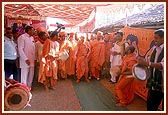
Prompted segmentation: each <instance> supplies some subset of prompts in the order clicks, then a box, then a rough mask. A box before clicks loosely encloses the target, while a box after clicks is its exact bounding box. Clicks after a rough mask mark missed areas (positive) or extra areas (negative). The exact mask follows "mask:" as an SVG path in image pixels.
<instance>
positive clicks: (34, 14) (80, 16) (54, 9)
mask: <svg viewBox="0 0 168 115" xmlns="http://www.w3.org/2000/svg"><path fill="white" fill-rule="evenodd" d="M106 5H108V4H60V3H59V4H58V3H57V4H5V5H4V14H5V15H6V16H8V17H9V16H10V17H14V16H15V18H16V17H19V16H20V17H24V18H25V17H26V18H31V19H32V18H35V19H41V20H42V18H45V17H54V18H59V19H62V20H64V21H66V22H67V23H69V24H70V25H71V26H75V25H77V24H80V23H81V22H83V21H84V20H86V19H88V17H89V16H90V13H91V12H92V11H93V10H94V9H95V8H96V6H106Z"/></svg>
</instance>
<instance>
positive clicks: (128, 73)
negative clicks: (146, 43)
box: [114, 45, 137, 106]
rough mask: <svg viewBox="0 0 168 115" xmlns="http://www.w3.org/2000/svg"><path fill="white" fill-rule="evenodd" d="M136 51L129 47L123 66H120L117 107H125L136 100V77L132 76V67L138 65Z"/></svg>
mask: <svg viewBox="0 0 168 115" xmlns="http://www.w3.org/2000/svg"><path fill="white" fill-rule="evenodd" d="M134 51H135V47H134V46H132V45H129V46H127V47H126V49H125V56H124V57H123V60H122V64H121V66H119V71H118V73H117V74H118V75H119V80H118V82H117V84H116V86H115V87H114V90H115V93H116V97H117V98H118V101H119V102H118V103H117V104H116V106H125V105H127V104H129V103H131V102H132V100H133V99H134V77H133V76H132V67H133V65H134V64H135V63H137V61H136V55H135V53H134Z"/></svg>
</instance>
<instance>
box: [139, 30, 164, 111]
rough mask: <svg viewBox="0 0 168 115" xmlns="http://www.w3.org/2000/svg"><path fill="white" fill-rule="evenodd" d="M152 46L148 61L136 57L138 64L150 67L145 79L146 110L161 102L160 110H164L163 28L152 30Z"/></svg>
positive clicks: (155, 107) (150, 109) (154, 109)
mask: <svg viewBox="0 0 168 115" xmlns="http://www.w3.org/2000/svg"><path fill="white" fill-rule="evenodd" d="M154 41H155V44H156V47H155V48H154V50H153V52H152V54H151V56H150V60H149V61H145V60H144V59H142V58H140V57H139V58H138V60H137V61H138V64H141V65H143V66H148V67H149V68H150V73H151V74H150V77H149V78H148V80H147V85H146V86H147V88H148V89H149V90H148V96H147V110H148V111H157V110H158V107H159V105H160V103H161V102H162V110H164V103H163V102H164V101H163V99H164V30H161V29H159V30H157V31H155V32H154Z"/></svg>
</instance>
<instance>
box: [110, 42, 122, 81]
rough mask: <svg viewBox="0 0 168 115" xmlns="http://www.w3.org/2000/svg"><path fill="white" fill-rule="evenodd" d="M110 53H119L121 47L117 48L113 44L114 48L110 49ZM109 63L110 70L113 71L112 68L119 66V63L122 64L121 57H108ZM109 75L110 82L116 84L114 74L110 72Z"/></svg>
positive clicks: (117, 46)
mask: <svg viewBox="0 0 168 115" xmlns="http://www.w3.org/2000/svg"><path fill="white" fill-rule="evenodd" d="M111 51H116V52H117V53H119V52H121V46H119V45H118V44H117V43H115V44H114V47H112V48H111ZM110 62H111V69H114V68H113V67H114V66H116V65H121V63H122V57H121V55H115V56H113V55H110ZM115 68H116V67H115ZM111 69H110V70H111ZM115 71H116V70H115ZM117 71H118V70H117ZM110 74H111V81H112V82H116V77H117V76H116V73H113V72H112V71H110Z"/></svg>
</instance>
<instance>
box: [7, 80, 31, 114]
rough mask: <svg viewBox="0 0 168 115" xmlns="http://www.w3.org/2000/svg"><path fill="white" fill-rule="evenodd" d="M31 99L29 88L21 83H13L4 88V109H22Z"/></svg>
mask: <svg viewBox="0 0 168 115" xmlns="http://www.w3.org/2000/svg"><path fill="white" fill-rule="evenodd" d="M30 99H31V93H30V90H29V88H28V87H27V86H26V85H25V84H22V83H14V84H11V85H10V86H9V85H8V87H7V88H6V89H5V95H4V104H5V109H6V110H13V111H17V110H22V109H23V108H24V107H26V106H27V105H28V104H29V102H30Z"/></svg>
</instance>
